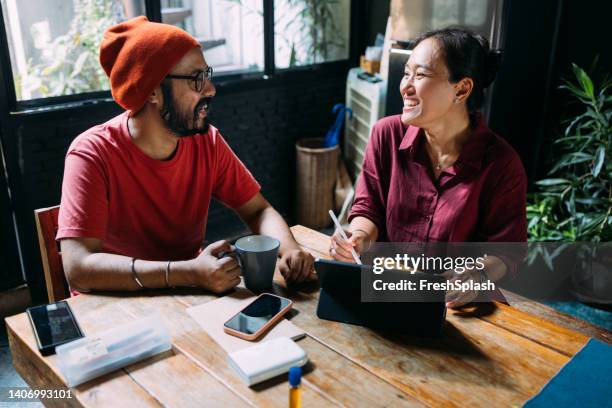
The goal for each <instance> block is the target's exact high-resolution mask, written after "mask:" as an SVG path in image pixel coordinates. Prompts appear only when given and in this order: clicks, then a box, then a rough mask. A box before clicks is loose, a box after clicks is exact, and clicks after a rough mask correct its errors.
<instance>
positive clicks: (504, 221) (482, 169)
mask: <svg viewBox="0 0 612 408" xmlns="http://www.w3.org/2000/svg"><path fill="white" fill-rule="evenodd" d="M425 142H426V140H425V135H424V131H423V130H422V129H420V128H417V127H414V126H406V125H404V124H402V122H401V120H400V115H395V116H390V117H386V118H383V119H381V120H380V121H378V122H377V123H376V125H375V126H374V128H373V129H372V135H371V137H370V141H369V143H368V147H367V149H366V153H365V158H364V161H363V170H362V173H361V175H360V176H359V180H358V182H357V186H356V191H355V202H354V204H353V207H352V209H351V212H350V214H349V221H350V220H352V219H353V218H355V217H357V216H362V217H366V218H368V219H369V220H371V221H372V222H373V223H374V224H376V226H377V227H378V231H379V238H378V240H379V241H389V242H469V241H475V242H525V241H526V240H527V218H526V208H525V205H526V193H527V177H526V175H525V170H524V168H523V165H522V163H521V160H520V158H519V156H518V155H517V153H516V152H515V151H514V149H513V148H512V147H511V146H510V145H509V144H508V143H507V142H506V141H505V140H503V139H502V138H501V137H499V136H497V135H496V134H494V133H493V132H492V131H491V130H490V129H489V128H488V127H487V125H486V124H485V123H484V121H483V120H482V118H480V117H478V118H477V121H476V125H475V127H474V128H473V132H472V134H471V136H470V138H469V140H468V141H467V142H466V144H465V145H464V147H463V150H462V152H461V154H460V156H459V158H458V159H457V161H456V162H455V164H454V165H453V166H452V167H449V168H447V169H445V170H444V171H443V172H442V174H441V175H440V177H439V178H438V179H437V180H435V179H434V176H433V174H432V171H431V166H430V164H429V158H428V157H427V153H426V151H425V146H424V143H425Z"/></svg>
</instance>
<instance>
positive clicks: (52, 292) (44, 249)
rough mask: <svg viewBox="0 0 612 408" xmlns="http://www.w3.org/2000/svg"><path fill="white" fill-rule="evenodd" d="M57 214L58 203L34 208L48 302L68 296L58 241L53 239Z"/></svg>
mask: <svg viewBox="0 0 612 408" xmlns="http://www.w3.org/2000/svg"><path fill="white" fill-rule="evenodd" d="M58 215H59V205H56V206H55V207H49V208H39V209H38V210H34V218H35V219H36V230H37V231H38V244H39V246H40V257H41V259H42V265H43V270H44V272H45V283H46V285H47V293H48V295H49V302H51V303H52V302H57V301H58V300H62V299H66V298H68V297H70V290H69V289H68V281H67V280H66V275H64V266H63V265H62V254H61V252H60V248H59V243H58V242H57V241H55V235H56V234H57V218H58Z"/></svg>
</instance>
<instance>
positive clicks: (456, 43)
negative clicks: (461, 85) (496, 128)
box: [414, 27, 501, 113]
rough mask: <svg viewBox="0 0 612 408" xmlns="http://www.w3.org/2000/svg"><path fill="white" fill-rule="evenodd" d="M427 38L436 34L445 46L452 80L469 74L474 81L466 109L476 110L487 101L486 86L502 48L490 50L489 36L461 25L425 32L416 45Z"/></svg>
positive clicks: (454, 80)
mask: <svg viewBox="0 0 612 408" xmlns="http://www.w3.org/2000/svg"><path fill="white" fill-rule="evenodd" d="M427 38H435V39H436V40H437V41H438V44H439V45H440V47H441V48H442V51H443V53H444V54H443V58H444V59H445V61H446V67H447V68H448V72H449V78H448V79H449V81H450V82H453V83H456V82H459V81H460V80H462V79H463V78H466V77H468V78H472V80H473V81H474V88H473V89H472V93H471V94H470V96H469V98H468V100H467V109H468V112H469V113H475V112H476V111H477V110H478V109H480V108H481V107H482V104H483V102H484V90H485V89H486V88H487V87H488V86H489V85H491V82H493V80H494V79H495V74H496V73H497V70H498V69H499V66H500V63H501V52H500V51H491V50H490V49H489V41H488V40H487V39H486V38H484V37H483V36H481V35H476V34H474V33H472V32H470V31H469V30H466V29H464V28H460V27H448V28H443V29H441V30H434V31H429V32H426V33H425V34H422V35H421V36H420V37H419V38H417V39H416V41H415V43H414V46H415V47H416V46H417V45H418V44H419V43H420V42H421V41H423V40H425V39H427Z"/></svg>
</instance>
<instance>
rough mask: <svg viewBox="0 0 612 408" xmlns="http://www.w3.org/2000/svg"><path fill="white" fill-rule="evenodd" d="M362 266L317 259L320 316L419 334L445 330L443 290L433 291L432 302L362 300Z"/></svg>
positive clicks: (431, 334)
mask: <svg viewBox="0 0 612 408" xmlns="http://www.w3.org/2000/svg"><path fill="white" fill-rule="evenodd" d="M362 268H364V267H362V266H360V265H356V264H350V263H345V262H337V261H329V260H317V261H316V262H315V269H316V271H317V274H318V275H319V278H320V282H321V293H320V296H319V304H318V306H317V316H318V317H319V318H321V319H325V320H332V321H337V322H341V323H348V324H355V325H359V326H366V327H370V328H373V329H379V330H388V331H393V332H398V333H402V334H411V335H416V336H439V335H440V334H441V333H442V329H443V328H444V322H445V320H446V304H445V301H444V293H443V292H438V293H437V294H436V293H433V294H430V296H433V298H431V297H430V298H431V299H432V300H433V301H431V302H377V303H374V302H362V301H361V273H363V271H362ZM365 268H368V267H365ZM432 279H433V280H439V279H443V278H441V277H433V278H432Z"/></svg>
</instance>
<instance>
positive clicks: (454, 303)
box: [442, 269, 480, 309]
mask: <svg viewBox="0 0 612 408" xmlns="http://www.w3.org/2000/svg"><path fill="white" fill-rule="evenodd" d="M442 276H444V277H445V278H446V279H447V280H448V281H449V282H457V281H458V282H462V283H463V282H469V281H470V280H471V281H473V282H474V283H478V282H480V272H479V271H478V270H476V269H469V270H466V271H464V272H461V273H459V272H457V271H452V270H451V271H446V272H445V273H444V274H443V275H442ZM478 293H479V291H477V290H465V291H463V290H455V289H451V290H449V291H447V292H446V307H449V308H451V309H458V308H460V307H462V306H464V305H466V304H468V303H470V302H471V301H473V300H474V299H476V298H477V297H478Z"/></svg>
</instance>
